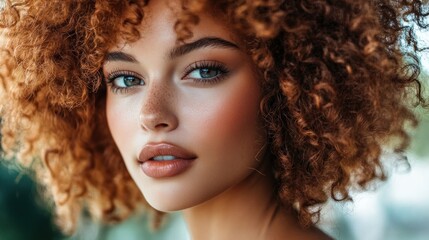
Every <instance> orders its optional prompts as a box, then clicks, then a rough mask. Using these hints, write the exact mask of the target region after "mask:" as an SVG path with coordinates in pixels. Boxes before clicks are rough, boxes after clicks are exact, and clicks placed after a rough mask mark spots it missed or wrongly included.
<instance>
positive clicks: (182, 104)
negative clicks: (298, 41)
mask: <svg viewBox="0 0 429 240" xmlns="http://www.w3.org/2000/svg"><path fill="white" fill-rule="evenodd" d="M168 4H169V6H167V1H151V2H150V4H149V6H147V9H146V11H147V14H146V15H145V20H144V22H143V24H142V28H141V29H142V31H141V33H142V37H141V39H140V40H138V41H136V42H134V43H132V44H125V43H119V44H118V45H117V46H116V47H115V48H113V49H111V51H110V53H109V55H108V57H107V60H106V62H105V65H104V67H103V71H104V74H105V77H106V79H107V80H106V81H107V82H108V83H107V85H108V93H107V104H106V108H107V120H108V124H109V128H110V131H111V133H112V136H113V139H114V141H115V143H116V144H117V146H118V148H119V150H120V152H121V155H122V157H123V159H124V161H125V164H126V166H127V168H128V171H129V172H130V174H131V176H132V178H133V179H134V181H135V182H136V184H137V186H138V187H139V189H140V190H141V192H142V193H143V195H144V197H145V199H146V200H147V201H148V203H149V204H151V205H152V206H153V207H154V208H156V209H158V210H160V211H174V210H181V209H185V208H189V207H192V206H195V205H197V204H200V203H203V202H204V201H207V200H209V199H211V198H213V197H215V196H217V195H219V194H220V193H222V192H224V191H225V190H227V189H229V188H231V187H233V186H235V185H237V184H238V183H240V182H242V181H243V180H245V179H246V177H247V176H249V175H250V174H251V173H252V172H254V171H253V170H252V169H255V168H258V166H259V162H258V160H256V157H255V156H256V155H257V153H258V151H259V150H260V149H261V148H262V146H263V145H264V139H265V138H264V136H265V134H264V130H263V128H262V124H261V118H260V115H259V102H260V98H261V92H260V86H259V81H258V79H257V77H256V76H255V74H254V71H253V70H252V69H253V66H252V64H251V61H250V58H249V56H248V55H246V54H245V52H244V51H243V48H242V46H241V44H240V43H239V42H238V41H237V39H239V38H238V36H236V35H235V34H234V33H233V32H231V31H230V30H228V28H227V27H226V25H225V24H222V23H221V22H220V21H219V20H218V19H213V18H212V17H210V16H206V15H200V16H199V17H200V22H199V24H198V25H197V26H195V27H192V29H191V30H192V32H193V37H192V38H190V39H187V40H186V42H185V43H184V44H183V43H182V44H176V34H175V32H174V30H173V28H174V24H175V22H176V18H175V14H174V12H173V10H172V7H171V6H173V8H174V6H177V5H175V4H171V1H170V2H169V3H168Z"/></svg>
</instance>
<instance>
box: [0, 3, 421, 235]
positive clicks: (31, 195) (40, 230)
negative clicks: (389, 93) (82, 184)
mask: <svg viewBox="0 0 429 240" xmlns="http://www.w3.org/2000/svg"><path fill="white" fill-rule="evenodd" d="M1 3H2V0H0V4H1ZM417 35H418V36H419V37H420V40H421V42H422V43H423V45H426V46H429V32H427V31H426V32H419V33H418V34H417ZM420 57H421V58H420V60H421V63H422V66H423V72H422V79H423V80H424V81H425V82H426V85H427V86H429V77H428V76H429V52H428V51H426V52H423V53H422V54H421V56H420ZM426 90H427V91H428V90H429V87H426ZM2 104H3V103H2ZM416 111H417V112H419V116H420V120H421V123H420V125H419V127H418V128H417V129H416V130H414V131H413V142H412V146H411V148H410V149H409V150H408V152H407V153H406V154H405V155H406V156H407V158H408V161H409V165H395V166H388V170H389V171H388V172H389V178H388V180H387V181H386V182H383V183H381V184H378V185H377V186H375V187H374V189H373V190H370V191H367V192H364V193H357V192H356V193H355V194H354V201H353V202H349V203H345V204H343V203H342V204H339V203H328V204H327V206H326V207H325V208H324V210H323V212H322V219H321V221H320V223H319V227H320V228H321V229H322V230H324V231H325V232H327V233H328V234H330V235H331V236H333V237H334V238H335V239H345V240H360V239H362V240H363V239H365V240H380V239H389V240H403V239H404V240H405V239H406V240H429V186H428V183H429V111H428V110H422V109H417V110H416ZM0 137H1V136H0ZM0 151H1V149H0ZM392 157H395V156H389V155H386V156H385V158H392ZM149 221H150V216H148V215H145V214H140V215H135V216H132V217H131V218H130V219H128V220H126V221H124V222H122V223H119V224H115V225H104V224H101V223H97V222H93V221H91V220H90V219H89V218H88V216H87V215H85V214H83V215H82V217H81V219H80V223H79V227H78V230H77V232H76V233H75V234H74V235H73V236H64V235H63V234H61V232H60V231H59V230H58V229H57V227H56V226H55V224H54V223H53V217H52V206H49V205H48V204H47V202H46V201H44V200H43V199H42V198H41V196H40V194H39V191H38V188H37V185H36V184H35V183H34V182H33V181H32V179H31V178H30V177H29V176H28V175H27V174H25V172H23V171H20V170H19V169H18V168H17V167H14V166H13V164H12V165H11V164H10V163H7V162H5V161H4V160H1V159H0V240H28V239H43V240H49V239H55V240H78V239H79V240H80V239H82V240H116V239H121V240H134V239H136V240H137V239H150V240H182V239H183V240H188V239H190V238H189V236H188V234H187V230H186V225H185V223H184V221H183V219H182V216H181V215H180V213H173V214H170V215H169V216H168V217H167V219H166V222H165V225H164V227H163V228H162V229H161V230H160V231H156V232H155V231H153V230H151V229H150V227H149V226H150V224H149Z"/></svg>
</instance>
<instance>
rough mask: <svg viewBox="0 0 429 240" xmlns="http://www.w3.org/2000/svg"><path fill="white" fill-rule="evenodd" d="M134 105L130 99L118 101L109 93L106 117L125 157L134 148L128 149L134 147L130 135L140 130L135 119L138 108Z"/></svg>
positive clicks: (114, 138)
mask: <svg viewBox="0 0 429 240" xmlns="http://www.w3.org/2000/svg"><path fill="white" fill-rule="evenodd" d="M133 106H135V104H129V102H128V101H117V100H114V99H113V98H112V97H109V95H108V96H107V100H106V117H107V123H108V127H109V130H110V132H111V134H112V137H113V140H114V141H115V143H116V145H117V146H118V148H119V151H120V152H121V155H122V157H124V159H126V158H127V155H126V153H130V152H132V151H131V150H132V149H128V148H130V147H132V145H131V144H130V139H129V137H130V136H132V133H133V132H134V133H135V132H136V130H138V129H137V128H138V124H137V123H138V122H136V120H135V119H136V111H137V109H135V107H133ZM137 113H138V111H137ZM137 117H138V115H137ZM124 154H125V155H124Z"/></svg>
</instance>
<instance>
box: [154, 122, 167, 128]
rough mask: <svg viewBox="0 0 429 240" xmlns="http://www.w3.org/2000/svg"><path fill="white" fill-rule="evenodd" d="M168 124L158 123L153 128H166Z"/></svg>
mask: <svg viewBox="0 0 429 240" xmlns="http://www.w3.org/2000/svg"><path fill="white" fill-rule="evenodd" d="M167 127H168V124H167V123H159V124H157V125H156V126H155V128H167Z"/></svg>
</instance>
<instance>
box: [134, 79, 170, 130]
mask: <svg viewBox="0 0 429 240" xmlns="http://www.w3.org/2000/svg"><path fill="white" fill-rule="evenodd" d="M145 95H146V96H145V97H144V99H143V100H142V101H143V102H142V107H141V111H140V115H139V118H140V119H139V120H140V126H141V128H142V129H143V130H145V131H164V132H168V131H171V130H174V129H175V128H177V125H178V119H177V116H176V113H175V109H174V106H173V102H174V97H173V94H172V92H171V91H169V89H168V88H166V87H162V86H153V87H147V89H146V94H145Z"/></svg>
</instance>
